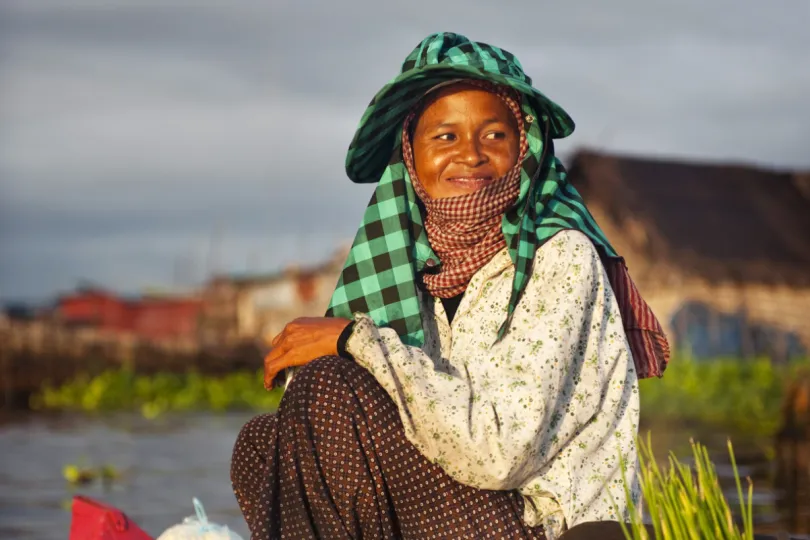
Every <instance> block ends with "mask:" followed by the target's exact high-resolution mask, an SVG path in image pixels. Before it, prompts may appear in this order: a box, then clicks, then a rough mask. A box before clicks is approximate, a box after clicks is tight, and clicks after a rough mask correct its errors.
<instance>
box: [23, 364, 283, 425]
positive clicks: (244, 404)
mask: <svg viewBox="0 0 810 540" xmlns="http://www.w3.org/2000/svg"><path fill="white" fill-rule="evenodd" d="M262 381H263V372H262V371H261V370H260V371H256V372H252V371H251V372H247V371H242V372H234V373H230V374H228V375H225V376H222V377H213V376H207V375H201V374H199V373H195V372H189V373H184V374H168V373H163V374H157V375H150V376H146V375H137V374H135V373H133V372H132V371H130V370H127V369H121V370H118V371H107V372H104V373H102V374H100V375H98V376H96V377H89V376H86V375H85V376H79V377H77V378H76V379H74V380H72V381H70V382H68V383H66V384H64V385H61V386H59V387H54V386H50V385H45V386H43V388H42V389H41V390H40V391H39V392H38V393H36V394H35V395H33V396H32V397H31V401H30V405H31V408H32V409H34V410H79V411H85V412H108V411H122V410H129V411H132V410H137V411H141V413H142V414H143V415H144V416H145V417H147V418H153V417H156V416H158V415H160V414H161V413H164V412H170V411H192V410H211V411H226V410H235V409H250V410H261V411H273V410H275V409H276V408H277V407H278V404H279V401H281V395H282V390H281V389H275V390H273V391H272V392H267V391H266V390H265V389H264V387H263V385H262Z"/></svg>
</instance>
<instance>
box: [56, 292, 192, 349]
mask: <svg viewBox="0 0 810 540" xmlns="http://www.w3.org/2000/svg"><path fill="white" fill-rule="evenodd" d="M201 307H202V305H201V301H200V299H198V298H194V297H169V296H166V297H145V298H137V299H130V298H121V297H118V296H116V295H114V294H112V293H109V292H107V291H103V290H99V289H84V290H79V291H77V292H75V293H73V294H70V295H66V296H62V297H61V298H60V299H59V300H58V304H57V314H58V316H59V318H60V319H61V320H62V321H63V322H64V323H65V324H67V325H72V326H87V327H91V328H95V329H97V330H99V331H102V332H107V333H111V334H126V335H131V336H133V337H137V338H140V339H143V340H146V341H163V340H174V339H194V338H196V335H197V321H198V318H199V315H200V310H201Z"/></svg>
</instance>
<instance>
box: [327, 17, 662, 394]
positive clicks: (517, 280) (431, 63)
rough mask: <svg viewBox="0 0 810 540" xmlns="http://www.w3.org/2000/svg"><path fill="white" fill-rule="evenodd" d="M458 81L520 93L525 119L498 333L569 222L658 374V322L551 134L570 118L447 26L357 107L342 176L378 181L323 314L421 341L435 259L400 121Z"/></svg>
mask: <svg viewBox="0 0 810 540" xmlns="http://www.w3.org/2000/svg"><path fill="white" fill-rule="evenodd" d="M465 78H472V79H479V80H485V81H489V82H491V83H494V84H496V85H505V86H509V87H511V88H512V89H514V90H516V91H518V92H519V93H521V94H522V98H523V99H522V100H521V107H522V111H523V113H524V118H526V119H527V120H528V119H531V120H532V121H528V122H527V125H528V129H527V130H526V136H527V138H528V143H529V150H528V152H527V154H526V156H525V158H524V159H523V162H522V167H521V171H520V195H519V197H518V199H517V202H516V204H515V205H514V206H513V207H512V208H511V209H510V210H509V211H507V212H506V214H505V215H504V217H503V220H502V224H501V225H502V227H501V228H502V231H503V235H504V238H505V240H506V245H507V246H508V249H509V255H510V257H511V259H512V262H513V263H514V265H515V276H514V280H513V284H512V292H511V297H510V299H509V307H508V311H507V314H506V316H505V317H504V322H503V324H502V326H501V328H500V331H499V335H498V336H499V337H498V339H500V338H501V337H503V335H504V334H505V333H506V331H507V329H508V327H509V323H510V321H511V319H512V316H513V314H514V312H515V307H516V306H517V304H518V302H519V301H520V298H521V296H522V294H523V291H524V289H525V288H526V284H527V283H528V281H529V278H530V277H531V272H532V262H533V261H534V255H535V252H536V251H537V249H538V248H539V247H540V246H542V245H543V244H544V243H545V242H546V241H548V240H549V239H550V238H551V237H552V236H554V235H555V234H557V233H558V232H560V231H563V230H566V229H574V230H578V231H581V232H583V233H584V234H585V235H587V236H588V237H589V238H590V239H591V241H592V242H593V243H594V245H595V246H596V248H597V250H598V251H599V252H600V257H601V258H602V262H603V263H604V265H605V269H606V271H607V275H608V279H609V280H610V284H611V287H612V289H613V291H614V293H615V295H616V299H617V302H618V305H619V310H620V312H621V316H622V320H623V324H624V329H625V332H626V334H627V338H628V342H629V344H630V348H631V351H632V354H633V361H634V363H635V366H636V371H637V373H638V376H639V378H647V377H661V376H662V375H663V373H664V370H665V369H666V366H667V363H668V362H669V356H670V350H669V344H668V343H667V339H666V336H665V335H664V333H663V330H662V328H661V325H660V323H659V322H658V319H657V318H656V317H655V314H654V313H653V312H652V310H651V309H650V307H649V305H648V304H647V303H646V302H645V301H644V299H643V298H642V296H641V294H640V293H639V291H638V289H637V288H636V286H635V284H634V283H633V280H632V279H631V278H630V275H629V273H628V271H627V266H626V265H625V264H624V260H623V259H621V257H619V256H618V255H617V254H616V252H615V251H614V249H613V248H612V247H611V245H610V243H609V242H608V240H607V238H606V237H605V235H604V233H603V232H602V230H601V229H600V228H599V226H598V225H597V224H596V222H595V221H594V219H593V217H592V216H591V214H590V212H589V211H588V209H587V208H586V207H585V203H584V202H583V200H582V198H581V197H580V195H579V193H577V190H576V189H574V187H573V186H572V185H571V184H570V183H568V181H567V179H566V172H565V169H564V168H563V166H562V164H561V163H560V161H559V160H558V159H557V158H556V157H555V156H554V147H553V139H558V138H563V137H566V136H568V135H570V134H571V132H572V131H573V130H574V122H573V121H572V120H571V118H570V117H569V116H568V114H567V113H566V112H565V111H564V110H563V109H562V108H561V107H559V106H558V105H557V104H556V103H554V102H553V101H551V100H550V99H548V98H547V97H546V96H545V95H543V94H542V93H540V92H539V91H538V90H537V89H535V88H534V87H533V86H532V83H531V79H530V78H529V77H527V76H526V75H525V74H524V73H523V68H522V67H521V66H520V63H519V62H518V60H517V58H515V57H514V56H513V55H512V54H510V53H508V52H507V51H504V50H502V49H499V48H497V47H494V46H492V45H487V44H485V43H477V42H472V41H470V40H469V39H467V38H466V37H464V36H461V35H458V34H453V33H438V34H433V35H431V36H428V37H427V38H425V39H424V40H423V41H422V42H421V43H420V44H419V45H417V47H416V48H415V49H414V50H413V52H411V54H410V55H408V57H407V58H406V59H405V62H404V63H403V65H402V71H401V73H400V74H399V75H398V76H397V77H395V78H394V79H393V80H392V81H391V82H389V83H388V84H386V85H385V86H384V87H383V88H382V89H381V90H380V91H379V92H378V93H377V95H376V96H375V97H374V99H373V100H372V101H371V103H370V104H369V106H368V108H367V110H366V112H365V113H364V114H363V117H362V119H361V121H360V125H359V127H358V129H357V133H356V134H355V136H354V139H353V140H352V143H351V145H350V146H349V152H348V154H347V157H346V173H347V174H348V176H349V178H350V179H351V180H352V181H354V182H356V183H370V182H378V181H379V184H378V186H377V189H376V190H375V191H374V194H373V195H372V197H371V201H370V202H369V204H368V207H367V208H366V212H365V214H364V215H363V221H362V223H361V225H360V228H359V230H358V231H357V236H356V237H355V239H354V243H353V245H352V248H351V250H350V252H349V256H348V259H347V261H346V264H345V266H344V268H343V271H342V273H341V275H340V278H339V279H338V283H337V287H336V289H335V292H334V294H333V296H332V299H331V302H330V304H329V308H328V310H327V313H326V315H327V316H330V317H345V318H352V316H353V314H354V313H358V312H359V313H365V314H368V315H369V316H370V317H371V319H372V320H373V321H374V322H375V324H377V325H378V326H380V327H386V326H387V327H390V328H392V329H394V330H395V331H396V332H397V334H398V335H399V336H400V337H401V339H402V341H403V343H405V344H407V345H413V346H417V347H421V346H422V345H423V344H424V333H423V330H422V306H420V305H419V299H418V296H417V287H418V286H419V284H420V283H421V273H422V272H425V271H426V270H429V269H430V268H432V267H435V266H436V263H438V262H439V261H438V258H437V257H436V254H435V253H434V252H433V250H432V249H431V247H430V243H429V242H428V238H427V233H426V231H425V228H424V225H423V224H424V221H423V216H422V214H421V210H420V204H419V201H418V198H417V196H416V194H415V193H414V190H413V186H412V185H411V179H410V178H409V175H408V171H407V168H406V166H405V163H404V162H403V157H402V140H401V137H402V128H403V123H404V121H405V118H406V116H407V115H408V113H409V112H410V111H411V110H412V109H413V107H414V105H415V104H416V103H417V102H418V101H419V100H420V99H421V98H422V96H424V95H425V93H426V92H427V91H428V90H429V89H431V88H433V87H435V86H436V85H437V84H440V83H442V82H446V81H448V80H452V79H465Z"/></svg>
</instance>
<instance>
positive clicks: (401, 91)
mask: <svg viewBox="0 0 810 540" xmlns="http://www.w3.org/2000/svg"><path fill="white" fill-rule="evenodd" d="M464 78H472V79H484V80H487V81H490V82H493V83H496V84H502V85H505V86H510V87H512V88H514V89H515V90H517V91H518V92H520V93H521V94H523V95H524V96H525V99H526V100H527V101H528V104H529V105H530V106H531V107H532V109H534V110H535V111H537V112H539V113H541V114H542V115H543V117H544V119H546V120H547V121H548V122H549V127H550V129H549V134H550V136H551V137H552V138H554V139H561V138H563V137H567V136H568V135H570V134H571V133H572V132H573V131H574V121H573V120H571V117H570V116H568V113H566V112H565V111H564V110H563V109H562V107H560V106H559V105H557V104H556V103H554V102H553V101H551V100H550V99H549V98H547V97H546V96H545V95H543V94H542V93H541V92H540V91H539V90H537V89H536V88H534V87H533V86H532V80H531V79H530V78H529V77H528V76H527V75H526V74H525V73H523V67H522V66H521V65H520V62H519V61H518V59H517V58H515V56H514V55H513V54H512V53H510V52H507V51H504V50H503V49H499V48H498V47H493V46H492V45H487V44H486V43H477V42H475V41H470V40H469V39H467V38H466V37H464V36H461V35H459V34H453V33H438V34H433V35H431V36H428V37H427V38H425V39H424V40H423V41H422V42H421V43H420V44H419V45H417V46H416V48H415V49H414V50H413V52H411V54H409V55H408V57H407V58H406V59H405V62H403V64H402V70H401V72H400V74H399V75H397V76H396V77H395V78H394V79H393V80H392V81H391V82H389V83H388V84H386V85H385V86H383V87H382V89H381V90H380V91H379V92H377V95H376V96H374V99H372V100H371V103H370V104H369V106H368V108H367V109H366V112H365V113H364V114H363V118H362V119H361V120H360V126H359V127H358V128H357V132H356V133H355V136H354V139H353V140H352V143H351V145H350V146H349V153H348V155H347V156H346V172H347V173H348V175H349V178H350V179H351V180H352V181H354V182H357V183H359V184H367V183H374V182H377V181H379V179H380V176H381V175H382V172H383V170H384V169H385V167H386V166H387V165H388V161H389V158H390V157H391V150H392V149H393V148H394V146H395V144H396V142H395V141H396V139H397V137H398V132H399V130H400V129H401V127H402V122H403V121H404V119H405V116H406V115H407V114H408V112H409V111H410V110H411V109H412V107H413V106H414V105H415V104H416V103H417V102H418V101H419V100H420V99H421V98H422V96H423V95H424V94H425V92H426V91H427V90H428V89H430V88H432V87H433V86H435V85H436V84H438V83H440V82H442V81H445V80H448V79H464Z"/></svg>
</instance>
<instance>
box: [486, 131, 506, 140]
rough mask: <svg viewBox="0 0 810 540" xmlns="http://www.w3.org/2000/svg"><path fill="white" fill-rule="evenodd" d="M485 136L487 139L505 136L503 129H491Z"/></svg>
mask: <svg viewBox="0 0 810 540" xmlns="http://www.w3.org/2000/svg"><path fill="white" fill-rule="evenodd" d="M485 137H486V138H487V139H489V140H498V141H501V140H503V139H505V138H506V133H505V132H503V131H492V132H490V133H487V134H486V136H485Z"/></svg>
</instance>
